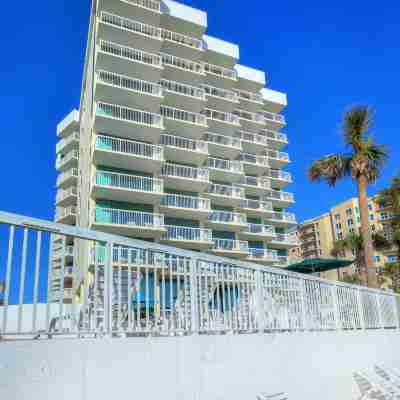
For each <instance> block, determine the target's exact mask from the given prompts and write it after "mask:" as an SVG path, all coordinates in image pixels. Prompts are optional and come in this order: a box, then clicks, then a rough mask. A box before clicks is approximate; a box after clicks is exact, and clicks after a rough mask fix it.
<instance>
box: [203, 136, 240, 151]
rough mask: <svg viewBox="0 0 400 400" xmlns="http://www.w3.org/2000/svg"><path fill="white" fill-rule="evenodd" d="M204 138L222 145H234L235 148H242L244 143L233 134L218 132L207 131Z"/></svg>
mask: <svg viewBox="0 0 400 400" xmlns="http://www.w3.org/2000/svg"><path fill="white" fill-rule="evenodd" d="M204 140H205V141H206V142H209V143H213V144H218V145H221V146H226V147H232V148H234V149H238V150H241V149H242V144H241V142H240V139H237V138H235V137H232V136H224V135H218V134H217V133H212V132H206V134H205V135H204Z"/></svg>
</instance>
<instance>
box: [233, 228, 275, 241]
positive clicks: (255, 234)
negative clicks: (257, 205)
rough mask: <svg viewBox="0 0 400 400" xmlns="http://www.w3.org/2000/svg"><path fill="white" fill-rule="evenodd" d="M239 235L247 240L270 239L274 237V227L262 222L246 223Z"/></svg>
mask: <svg viewBox="0 0 400 400" xmlns="http://www.w3.org/2000/svg"><path fill="white" fill-rule="evenodd" d="M240 235H241V237H244V238H246V239H249V240H271V239H272V238H273V237H275V228H274V227H273V226H268V225H264V224H248V225H247V229H245V230H244V231H242V232H240Z"/></svg>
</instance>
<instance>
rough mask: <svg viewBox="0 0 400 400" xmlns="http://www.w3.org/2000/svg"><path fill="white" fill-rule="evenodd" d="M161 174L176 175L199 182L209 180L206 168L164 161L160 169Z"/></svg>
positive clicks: (166, 175) (165, 175)
mask: <svg viewBox="0 0 400 400" xmlns="http://www.w3.org/2000/svg"><path fill="white" fill-rule="evenodd" d="M161 175H162V176H164V177H176V178H183V179H192V180H197V181H200V182H209V171H208V169H207V168H195V167H188V166H186V165H178V164H172V163H165V164H164V166H163V168H162V170H161Z"/></svg>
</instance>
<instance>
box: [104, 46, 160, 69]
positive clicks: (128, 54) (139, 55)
mask: <svg viewBox="0 0 400 400" xmlns="http://www.w3.org/2000/svg"><path fill="white" fill-rule="evenodd" d="M99 50H100V51H101V52H103V53H106V54H110V55H112V56H116V57H120V58H124V59H126V60H129V61H133V62H139V63H143V64H148V65H152V66H154V67H157V68H162V61H161V56H160V55H158V54H153V53H148V52H145V51H142V50H138V49H134V48H132V47H127V46H122V45H120V44H117V43H113V42H109V41H105V40H100V47H99Z"/></svg>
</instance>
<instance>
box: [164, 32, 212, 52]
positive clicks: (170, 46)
mask: <svg viewBox="0 0 400 400" xmlns="http://www.w3.org/2000/svg"><path fill="white" fill-rule="evenodd" d="M161 36H162V38H163V40H164V44H163V51H165V52H167V53H169V54H177V55H178V56H180V57H183V58H187V59H189V60H199V59H200V58H201V57H202V56H203V52H204V46H203V41H202V40H201V39H197V38H195V37H192V36H188V35H184V34H182V33H178V32H173V31H169V30H167V29H162V31H161Z"/></svg>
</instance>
